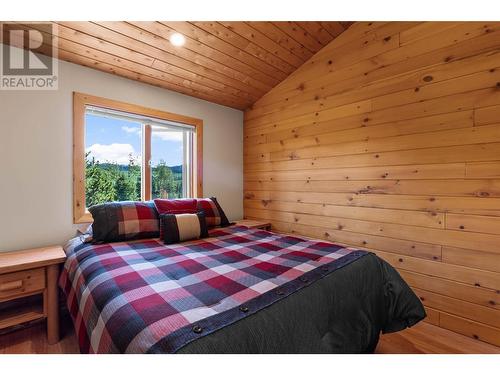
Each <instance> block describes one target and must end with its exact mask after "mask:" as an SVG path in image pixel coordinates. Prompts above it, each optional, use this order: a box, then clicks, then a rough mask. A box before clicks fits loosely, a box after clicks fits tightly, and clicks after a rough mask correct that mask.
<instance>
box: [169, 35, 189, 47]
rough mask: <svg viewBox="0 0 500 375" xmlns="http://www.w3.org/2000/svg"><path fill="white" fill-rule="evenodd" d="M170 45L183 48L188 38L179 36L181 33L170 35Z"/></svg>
mask: <svg viewBox="0 0 500 375" xmlns="http://www.w3.org/2000/svg"><path fill="white" fill-rule="evenodd" d="M170 43H172V44H173V45H174V46H177V47H180V46H183V45H184V43H186V38H184V35H182V34H179V33H173V34H172V35H170Z"/></svg>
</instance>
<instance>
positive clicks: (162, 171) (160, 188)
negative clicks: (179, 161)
mask: <svg viewBox="0 0 500 375" xmlns="http://www.w3.org/2000/svg"><path fill="white" fill-rule="evenodd" d="M152 172H153V191H152V193H153V198H178V197H180V195H181V194H182V186H181V191H180V192H179V191H178V186H177V185H178V183H177V182H176V181H175V179H174V174H173V173H172V170H171V169H170V168H169V167H168V166H167V165H166V164H165V161H163V160H160V162H159V163H158V165H157V166H156V167H154V168H153V171H152ZM179 193H180V194H179Z"/></svg>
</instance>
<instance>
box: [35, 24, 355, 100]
mask: <svg viewBox="0 0 500 375" xmlns="http://www.w3.org/2000/svg"><path fill="white" fill-rule="evenodd" d="M54 24H55V25H57V37H56V36H54V35H52V36H50V38H49V40H52V43H56V44H57V47H58V57H59V58H60V59H62V60H66V61H69V62H72V63H76V64H79V65H84V66H87V67H91V68H94V69H98V70H101V71H105V72H108V73H112V74H116V75H119V76H123V77H127V78H130V79H134V80H138V81H142V82H145V83H148V84H152V85H155V86H159V87H163V88H166V89H169V90H173V91H177V92H180V93H183V94H187V95H190V96H194V97H197V98H201V99H205V100H208V101H211V102H215V103H218V104H222V105H225V106H229V107H233V108H237V109H246V108H248V107H250V106H251V105H252V104H253V103H255V102H256V101H257V100H258V99H259V98H261V97H262V96H263V95H264V94H266V93H267V92H268V91H269V90H271V89H272V88H273V87H274V86H276V85H277V84H278V83H280V82H281V81H283V80H284V79H285V78H286V77H288V76H289V75H290V74H291V73H292V72H293V71H295V69H297V68H298V67H299V66H301V65H302V64H303V63H304V62H305V61H306V60H308V59H309V58H310V57H311V56H312V55H314V54H315V53H316V52H317V51H318V50H320V49H321V48H323V47H324V46H325V45H327V44H328V43H330V42H331V41H332V40H333V39H335V38H336V37H337V36H338V35H340V34H341V33H342V32H343V31H344V30H345V29H347V28H348V27H349V26H350V24H351V22H334V21H328V22H215V21H211V22H163V21H161V22H54ZM175 32H178V33H181V34H182V35H184V37H185V39H186V43H185V45H184V46H182V47H176V46H174V45H172V44H171V43H170V41H169V37H170V35H172V34H173V33H175ZM43 47H45V48H42V50H43V51H45V52H43V51H42V53H49V51H50V50H51V48H50V45H47V46H43Z"/></svg>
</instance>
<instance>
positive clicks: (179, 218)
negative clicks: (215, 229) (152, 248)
mask: <svg viewBox="0 0 500 375" xmlns="http://www.w3.org/2000/svg"><path fill="white" fill-rule="evenodd" d="M160 223H161V224H160V225H161V227H162V232H163V237H162V239H163V241H164V242H165V243H166V244H174V243H178V242H183V241H189V240H197V239H199V238H205V237H208V229H207V224H206V221H205V214H204V213H203V212H198V213H196V214H177V215H174V214H163V215H161V216H160Z"/></svg>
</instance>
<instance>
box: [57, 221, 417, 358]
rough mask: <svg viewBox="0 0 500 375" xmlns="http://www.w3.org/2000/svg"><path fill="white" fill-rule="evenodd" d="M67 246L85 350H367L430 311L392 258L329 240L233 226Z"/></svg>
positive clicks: (70, 289) (71, 303) (69, 291)
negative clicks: (181, 238) (172, 239)
mask: <svg viewBox="0 0 500 375" xmlns="http://www.w3.org/2000/svg"><path fill="white" fill-rule="evenodd" d="M66 250H67V254H68V259H67V261H66V263H65V266H64V270H63V272H62V274H61V278H60V286H61V288H62V289H63V290H64V292H65V294H66V296H67V301H68V309H69V311H70V314H71V316H72V318H73V321H74V324H75V330H76V333H77V336H78V340H79V344H80V350H81V351H82V352H84V353H370V352H373V351H374V349H375V347H376V345H377V342H378V338H379V335H380V333H381V332H384V333H386V332H394V331H398V330H401V329H404V328H406V327H409V326H412V325H414V324H416V323H417V322H418V321H420V320H421V319H423V318H424V317H425V312H424V309H423V306H422V304H421V302H420V300H419V299H418V298H417V297H416V296H415V294H414V293H413V292H412V290H411V289H410V288H409V287H408V285H407V284H406V283H405V282H404V281H403V280H402V278H401V277H400V276H399V274H398V273H397V271H396V270H395V269H394V268H392V267H391V266H390V265H389V264H387V263H386V262H384V261H383V260H382V259H380V258H378V257H377V256H375V255H374V254H372V253H369V252H366V251H362V250H358V249H354V248H346V247H343V246H341V245H338V244H334V243H330V242H325V241H315V240H311V239H307V238H302V237H298V236H288V235H283V234H277V233H273V232H268V231H263V230H258V229H249V228H246V227H241V226H233V227H228V228H221V229H216V230H212V231H211V232H210V237H209V238H207V239H202V240H197V241H189V242H183V243H181V244H175V245H165V244H163V243H162V242H161V241H160V240H158V239H148V240H139V241H130V242H117V243H110V244H90V243H82V242H81V241H79V240H78V239H76V240H73V241H72V242H71V245H70V246H68V247H67V248H66Z"/></svg>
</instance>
